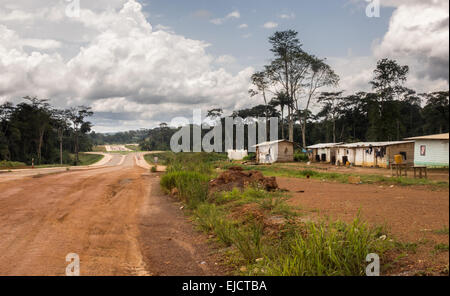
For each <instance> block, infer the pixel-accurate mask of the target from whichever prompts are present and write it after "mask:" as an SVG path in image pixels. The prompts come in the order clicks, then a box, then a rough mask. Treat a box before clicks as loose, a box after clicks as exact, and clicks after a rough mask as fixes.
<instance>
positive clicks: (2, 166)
mask: <svg viewBox="0 0 450 296" xmlns="http://www.w3.org/2000/svg"><path fill="white" fill-rule="evenodd" d="M26 166H27V165H26V164H25V163H23V162H18V161H7V160H2V161H0V170H7V169H14V168H21V167H26Z"/></svg>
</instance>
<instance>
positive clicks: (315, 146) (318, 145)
mask: <svg viewBox="0 0 450 296" xmlns="http://www.w3.org/2000/svg"><path fill="white" fill-rule="evenodd" d="M341 144H344V143H342V142H341V143H321V144H315V145H312V146H308V147H306V148H308V149H321V148H331V147H336V145H341Z"/></svg>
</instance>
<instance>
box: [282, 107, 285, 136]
mask: <svg viewBox="0 0 450 296" xmlns="http://www.w3.org/2000/svg"><path fill="white" fill-rule="evenodd" d="M281 138H282V139H283V140H285V139H286V137H285V136H284V106H283V107H282V108H281Z"/></svg>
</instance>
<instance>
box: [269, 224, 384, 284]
mask: <svg viewBox="0 0 450 296" xmlns="http://www.w3.org/2000/svg"><path fill="white" fill-rule="evenodd" d="M380 236H381V232H380V230H379V229H373V228H370V227H369V226H367V225H366V224H365V223H362V222H361V221H360V220H359V218H357V219H355V220H354V222H353V223H351V224H346V223H343V222H333V223H326V222H322V223H312V222H311V223H308V224H306V226H305V229H304V231H298V232H295V233H294V234H293V235H292V236H291V238H290V241H289V242H288V243H287V244H285V248H284V249H283V250H281V251H280V253H279V254H278V256H277V257H274V258H272V260H270V261H269V262H270V263H269V265H268V266H267V267H266V268H267V274H268V275H275V276H363V275H364V274H365V267H366V265H367V263H366V262H365V259H366V256H367V255H368V254H370V253H376V254H378V255H380V256H381V255H382V254H383V253H384V252H385V251H386V250H387V249H388V248H389V243H388V242H386V241H384V240H382V239H380Z"/></svg>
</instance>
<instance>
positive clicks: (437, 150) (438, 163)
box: [414, 140, 449, 167]
mask: <svg viewBox="0 0 450 296" xmlns="http://www.w3.org/2000/svg"><path fill="white" fill-rule="evenodd" d="M422 146H425V148H426V151H425V155H421V147H422ZM448 146H449V141H448V140H416V143H415V148H414V164H415V165H418V166H427V167H448V166H449V159H448V158H449V156H448V154H449V147H448Z"/></svg>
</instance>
